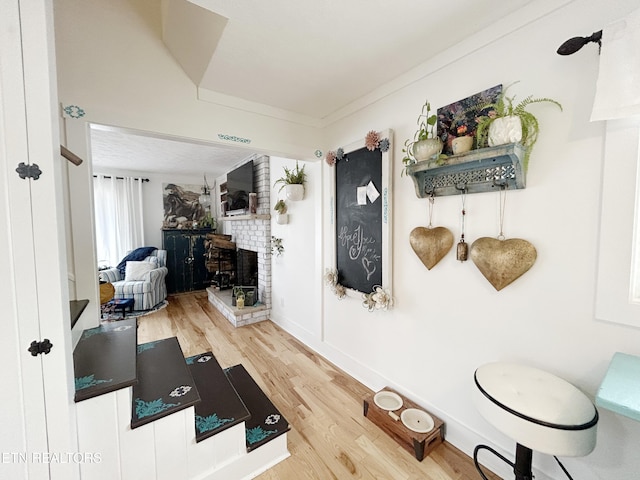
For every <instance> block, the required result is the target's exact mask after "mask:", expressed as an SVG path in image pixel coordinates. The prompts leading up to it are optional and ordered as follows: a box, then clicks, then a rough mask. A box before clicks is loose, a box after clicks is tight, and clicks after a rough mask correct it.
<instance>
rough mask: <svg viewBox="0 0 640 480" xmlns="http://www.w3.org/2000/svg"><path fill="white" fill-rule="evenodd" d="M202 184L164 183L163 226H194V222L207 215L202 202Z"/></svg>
mask: <svg viewBox="0 0 640 480" xmlns="http://www.w3.org/2000/svg"><path fill="white" fill-rule="evenodd" d="M201 191H202V186H200V185H178V184H176V183H165V184H163V185H162V199H163V203H164V221H163V228H192V227H193V222H201V221H202V220H204V218H205V216H206V210H205V208H204V207H203V206H202V205H201V204H200V194H201Z"/></svg>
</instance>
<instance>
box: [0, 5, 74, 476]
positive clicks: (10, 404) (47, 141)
mask: <svg viewBox="0 0 640 480" xmlns="http://www.w3.org/2000/svg"><path fill="white" fill-rule="evenodd" d="M51 3H52V2H42V1H28V0H0V12H2V14H1V15H0V309H1V313H0V325H1V327H2V328H1V332H2V334H1V335H0V382H1V384H0V430H1V431H2V434H1V435H0V455H1V457H0V479H38V480H40V479H47V478H52V479H76V478H79V466H78V463H79V462H80V461H82V459H81V457H80V455H81V454H82V453H83V452H77V436H76V421H75V406H74V403H73V368H72V353H71V352H72V350H71V331H70V330H71V329H70V325H69V303H68V292H67V290H66V289H67V285H66V257H65V255H66V252H65V242H64V226H63V225H64V221H63V219H62V218H60V215H62V212H63V209H62V207H61V205H62V197H61V191H62V190H61V187H60V186H61V168H60V163H59V162H60V157H59V154H58V153H59V137H58V115H57V112H56V93H55V92H56V82H55V77H56V72H55V56H54V53H53V52H54V42H53V16H52V6H51ZM20 164H24V167H23V168H22V169H20ZM34 164H37V165H38V166H39V169H40V171H41V172H42V173H41V174H40V177H39V178H38V179H37V180H36V179H35V178H29V177H28V176H27V177H25V178H20V176H19V174H18V172H17V171H16V169H20V170H21V171H22V172H23V175H25V174H27V173H28V169H29V168H30V167H32V171H35V167H34ZM63 280H64V281H63ZM45 338H46V339H48V340H49V341H50V342H51V343H52V344H53V347H52V349H51V352H50V353H49V354H47V355H44V354H40V355H36V356H32V355H31V353H30V352H29V351H28V348H29V346H30V343H31V342H32V341H43V340H44V339H45Z"/></svg>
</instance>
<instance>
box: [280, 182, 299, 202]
mask: <svg viewBox="0 0 640 480" xmlns="http://www.w3.org/2000/svg"><path fill="white" fill-rule="evenodd" d="M284 193H285V196H286V197H287V200H291V201H292V202H297V201H300V200H302V199H303V198H304V185H302V184H300V183H290V184H288V185H285V186H284Z"/></svg>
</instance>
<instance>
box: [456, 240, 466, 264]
mask: <svg viewBox="0 0 640 480" xmlns="http://www.w3.org/2000/svg"><path fill="white" fill-rule="evenodd" d="M468 258H469V245H468V244H467V242H465V241H464V239H461V240H460V241H459V242H458V248H457V253H456V259H458V260H459V261H461V262H466V261H467V259H468Z"/></svg>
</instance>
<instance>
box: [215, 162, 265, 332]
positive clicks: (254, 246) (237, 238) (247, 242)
mask: <svg viewBox="0 0 640 480" xmlns="http://www.w3.org/2000/svg"><path fill="white" fill-rule="evenodd" d="M270 182H271V176H270V174H269V157H267V156H261V157H258V158H256V159H254V160H253V185H254V190H255V191H256V193H257V197H258V208H257V211H256V214H255V215H239V216H234V217H223V218H219V219H218V220H219V221H221V222H223V223H224V225H225V228H224V230H225V233H227V234H230V235H231V236H232V240H233V241H234V242H235V243H236V247H237V248H238V249H244V250H250V251H253V252H256V253H257V263H258V300H259V302H260V303H259V304H258V305H256V306H255V307H245V308H243V309H238V308H237V307H235V306H232V305H231V295H232V292H231V290H215V289H213V288H208V289H207V292H208V297H209V301H210V302H211V303H212V304H213V305H214V306H215V307H216V308H217V309H218V310H219V311H220V312H221V313H222V314H223V315H224V316H225V317H226V318H227V319H228V320H229V321H230V322H231V323H232V324H233V325H234V326H236V327H240V326H243V325H249V324H251V323H256V322H260V321H262V320H266V319H268V318H269V315H270V312H271V216H270V214H269V213H270V208H271V202H270V195H271V184H270Z"/></svg>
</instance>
